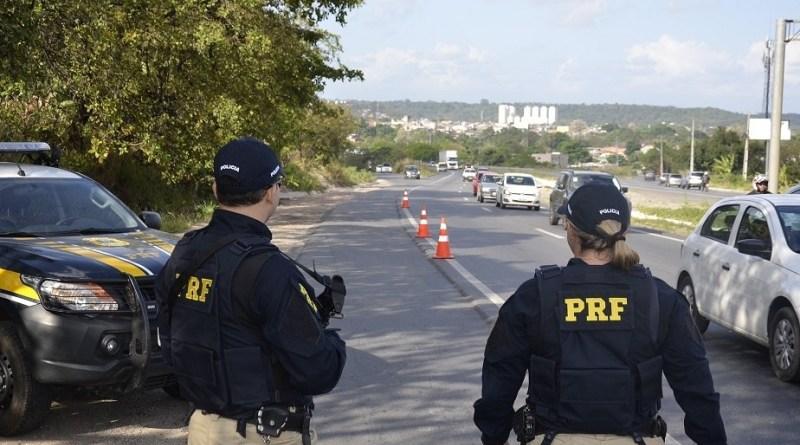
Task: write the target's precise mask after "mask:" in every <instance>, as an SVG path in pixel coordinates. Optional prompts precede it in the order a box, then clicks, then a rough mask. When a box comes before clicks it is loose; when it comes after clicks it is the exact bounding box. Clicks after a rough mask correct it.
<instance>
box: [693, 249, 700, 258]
mask: <svg viewBox="0 0 800 445" xmlns="http://www.w3.org/2000/svg"><path fill="white" fill-rule="evenodd" d="M692 256H696V257H698V258H699V257H700V251H699V250H695V251H694V252H692Z"/></svg>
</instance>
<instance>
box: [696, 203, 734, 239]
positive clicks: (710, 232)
mask: <svg viewBox="0 0 800 445" xmlns="http://www.w3.org/2000/svg"><path fill="white" fill-rule="evenodd" d="M738 213H739V205H738V204H731V205H724V206H720V207H718V208H716V209H714V211H713V212H711V214H710V215H708V218H707V219H706V222H705V223H704V224H703V228H702V229H701V230H700V235H702V236H704V237H706V238H710V239H713V240H715V241H720V242H723V243H726V244H727V242H728V240H729V239H730V237H731V230H732V229H733V222H734V221H736V215H737V214H738Z"/></svg>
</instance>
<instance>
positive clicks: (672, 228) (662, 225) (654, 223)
mask: <svg viewBox="0 0 800 445" xmlns="http://www.w3.org/2000/svg"><path fill="white" fill-rule="evenodd" d="M632 224H633V225H634V226H638V227H645V228H648V229H653V230H658V231H659V232H665V233H670V234H673V235H678V236H681V237H686V236H688V235H689V234H690V233H691V232H692V230H694V227H690V226H685V225H682V224H674V223H671V222H669V221H665V220H660V219H641V218H633V221H632Z"/></svg>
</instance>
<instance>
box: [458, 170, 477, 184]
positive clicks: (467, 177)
mask: <svg viewBox="0 0 800 445" xmlns="http://www.w3.org/2000/svg"><path fill="white" fill-rule="evenodd" d="M475 173H476V172H475V169H474V168H472V167H467V168H465V169H464V171H463V172H461V180H462V181H465V182H466V181H472V179H473V178H474V177H475Z"/></svg>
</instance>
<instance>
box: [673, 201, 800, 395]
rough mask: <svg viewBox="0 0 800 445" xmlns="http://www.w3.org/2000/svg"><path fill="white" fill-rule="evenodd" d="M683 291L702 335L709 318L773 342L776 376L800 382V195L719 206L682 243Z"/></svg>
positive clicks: (680, 281)
mask: <svg viewBox="0 0 800 445" xmlns="http://www.w3.org/2000/svg"><path fill="white" fill-rule="evenodd" d="M678 290H679V291H680V292H681V293H682V294H683V295H684V296H685V297H686V299H687V300H688V301H689V304H690V307H691V310H692V316H693V317H694V319H695V324H696V325H697V327H698V329H699V330H700V332H705V330H706V329H707V328H708V323H709V320H710V321H714V322H715V323H719V324H720V325H722V326H725V327H726V328H729V329H731V330H733V331H735V332H736V333H738V334H741V335H743V336H745V337H748V338H750V339H752V340H753V341H755V342H757V343H760V344H762V345H764V346H767V347H768V348H769V357H770V362H771V364H772V369H773V371H774V373H775V375H776V376H778V378H780V379H781V380H783V381H796V380H800V342H798V340H800V325H798V321H797V311H798V308H800V196H796V195H777V194H776V195H745V196H737V197H731V198H726V199H722V200H720V201H718V202H717V203H716V204H714V205H713V206H712V207H711V208H710V209H709V210H708V211H707V212H706V214H705V216H704V217H703V219H702V220H701V221H700V223H699V225H698V227H697V228H696V229H695V231H694V232H693V233H692V234H690V235H689V237H688V238H686V240H685V241H684V242H683V245H682V246H681V267H680V272H679V275H678Z"/></svg>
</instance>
